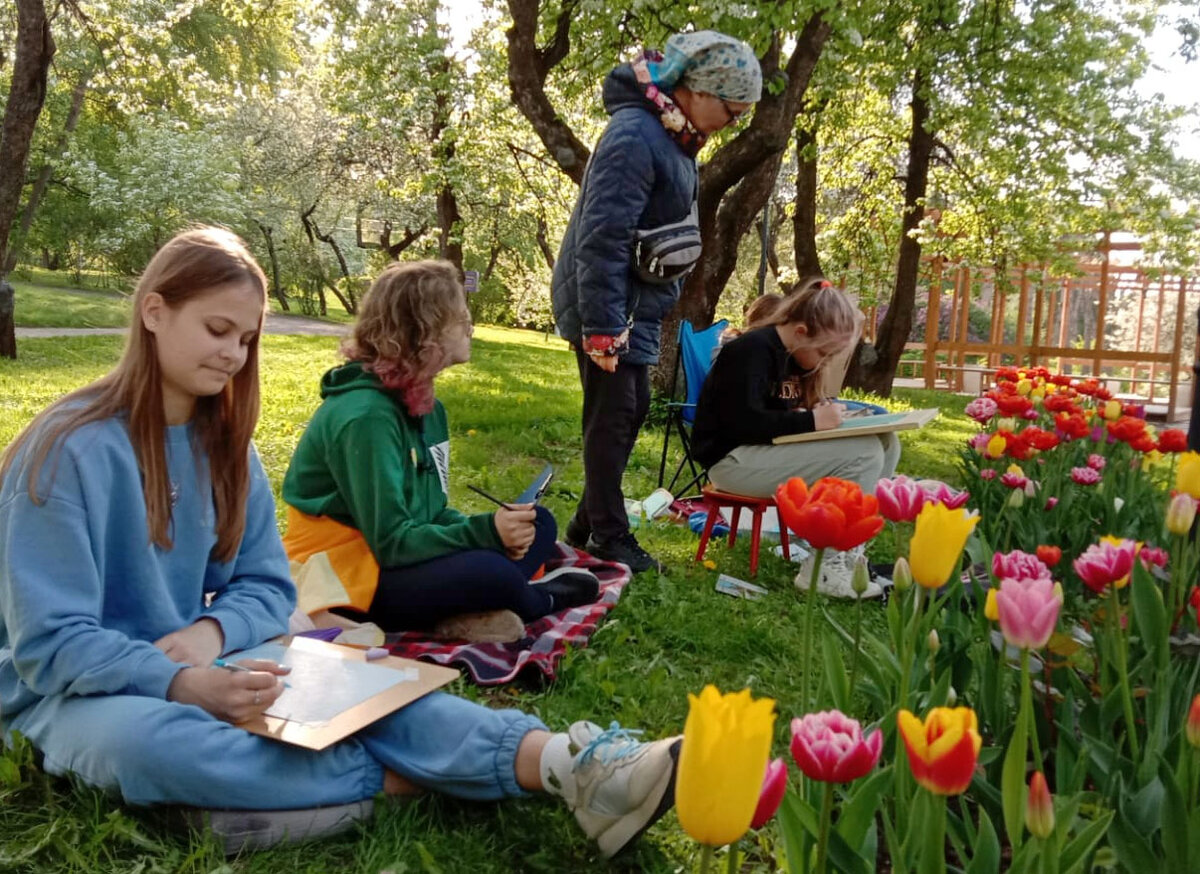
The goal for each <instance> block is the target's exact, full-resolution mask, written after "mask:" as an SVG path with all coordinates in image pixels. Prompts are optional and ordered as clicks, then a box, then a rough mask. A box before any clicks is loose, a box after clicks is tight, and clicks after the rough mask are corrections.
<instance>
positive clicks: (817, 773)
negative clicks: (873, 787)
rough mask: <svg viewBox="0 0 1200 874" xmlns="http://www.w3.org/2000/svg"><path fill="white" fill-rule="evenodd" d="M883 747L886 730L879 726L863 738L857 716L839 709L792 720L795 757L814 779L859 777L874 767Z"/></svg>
mask: <svg viewBox="0 0 1200 874" xmlns="http://www.w3.org/2000/svg"><path fill="white" fill-rule="evenodd" d="M882 748H883V733H882V732H881V731H879V729H876V730H875V731H873V732H871V734H870V735H869V736H868V737H865V738H864V737H863V733H862V726H861V725H859V722H858V720H857V719H851V718H850V717H848V716H846V715H845V714H844V713H842V712H841V711H840V710H823V711H821V712H820V713H809V714H807V715H806V716H804V717H803V718H802V719H793V720H792V745H791V749H792V758H793V759H795V761H796V766H797V767H798V768H799V769H800V770H801V771H803V772H804V774H805V776H807V777H809V778H810V779H813V780H819V781H821V782H823V783H849V782H850V781H851V780H857V779H858V778H859V777H861V776H863V775H864V774H866V773H867V772H868V771H870V770H871V769H872V768H874V767H875V763H876V762H877V761H879V753H880V751H881V750H882Z"/></svg>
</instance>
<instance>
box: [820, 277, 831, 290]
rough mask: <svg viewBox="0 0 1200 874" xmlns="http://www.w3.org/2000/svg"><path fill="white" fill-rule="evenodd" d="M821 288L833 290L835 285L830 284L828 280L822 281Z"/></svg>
mask: <svg viewBox="0 0 1200 874" xmlns="http://www.w3.org/2000/svg"><path fill="white" fill-rule="evenodd" d="M821 288H833V283H832V282H830V281H829V280H828V279H822V280H821Z"/></svg>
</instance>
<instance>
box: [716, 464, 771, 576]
mask: <svg viewBox="0 0 1200 874" xmlns="http://www.w3.org/2000/svg"><path fill="white" fill-rule="evenodd" d="M700 497H701V498H702V500H703V501H704V509H705V511H706V512H707V514H708V515H707V517H706V518H705V520H704V531H703V532H702V533H701V534H700V547H699V548H698V549H697V550H696V561H700V560H702V559H703V558H704V552H705V550H707V549H708V539H709V538H710V537H712V531H713V525H715V524H716V521H717V519H718V518H719V517H720V515H721V509H722V508H723V507H729V508H730V509H731V510H732V511H733V513H732V518H731V519H730V520H729V545H730V546H733V544H734V542H735V541H736V540H737V532H738V518H739V517H740V516H741V514H742V508H743V507H745V508H747V509H749V510H750V512H751V513H752V514H753V521H752V523H751V526H750V576H755V575H756V574H757V573H758V548H759V544H760V541H761V540H762V514H763V511H764V510H766V509H767V508H769V507H774V506H775V499H774V498H755V497H751V496H750V495H735V494H733V493H732V492H722V491H720V490H719V489H715V488H713V487H712V485H711V484H709V485H706V486H705V487H704V488H703V489H701V490H700ZM779 542H780V544H782V546H783V557H784V558H787V557H788V556H789V554H790V549H789V547H788V534H787V526H786V525H784V524H783V520H780V522H779Z"/></svg>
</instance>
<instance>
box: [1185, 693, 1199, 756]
mask: <svg viewBox="0 0 1200 874" xmlns="http://www.w3.org/2000/svg"><path fill="white" fill-rule="evenodd" d="M1186 733H1187V742H1188V743H1190V744H1191V745H1192V746H1194V747H1196V748H1197V749H1200V695H1197V696H1196V697H1195V698H1193V699H1192V707H1191V709H1190V710H1188V716H1187V732H1186Z"/></svg>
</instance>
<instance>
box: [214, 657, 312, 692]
mask: <svg viewBox="0 0 1200 874" xmlns="http://www.w3.org/2000/svg"><path fill="white" fill-rule="evenodd" d="M213 667H214V668H224V669H225V670H227V671H240V672H243V673H254V668H248V667H246V666H245V665H239V664H238V663H237V662H227V661H225V659H213ZM283 688H285V689H290V688H292V686H291V684H290V683H289V682H287V680H284V681H283Z"/></svg>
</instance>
